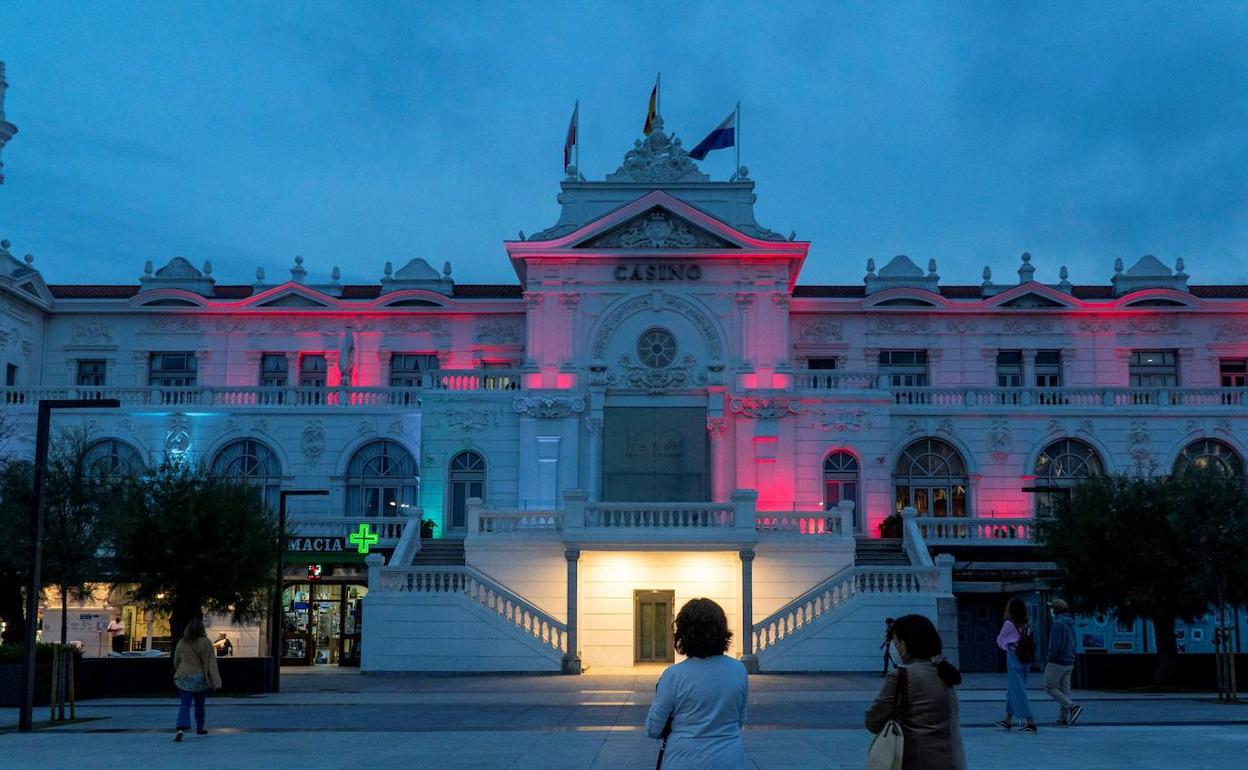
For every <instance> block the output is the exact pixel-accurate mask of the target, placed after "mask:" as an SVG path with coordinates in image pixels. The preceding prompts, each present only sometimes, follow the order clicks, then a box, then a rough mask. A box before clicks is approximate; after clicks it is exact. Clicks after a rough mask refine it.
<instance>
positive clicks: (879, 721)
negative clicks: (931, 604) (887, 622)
mask: <svg viewBox="0 0 1248 770" xmlns="http://www.w3.org/2000/svg"><path fill="white" fill-rule="evenodd" d="M892 631H893V642H892V643H893V646H894V647H895V648H896V649H897V656H898V657H899V658H900V659H901V661H902V666H901V667H900V668H897V669H894V670H893V671H892V673H890V674H889V675H888V676H886V677H885V678H884V686H883V687H881V688H880V694H879V695H877V696H876V698H875V702H874V703H872V704H871V707H870V708H869V709H868V710H867V713H866V716H865V720H864V721H865V723H866V727H867V729H868V730H870V731H871V732H873V733H875V734H876V740H875V742H874V743H872V745H871V751H870V753H869V754H868V756H867V767H868V768H869V769H870V770H875V769H876V768H895V767H900V768H902V770H937V769H938V768H939V770H964V768H965V767H966V753H965V751H964V750H963V747H962V732H961V730H960V729H959V727H958V694H957V692H956V691H955V690H954V687H956V686H957V685H959V684H961V682H962V674H961V673H959V671H958V669H957V668H956V667H954V665H953V664H952V663H950V662H949V661H947V660H945V659H944V657H943V655H942V650H941V640H940V633H939V632H937V631H936V626H935V625H933V624H932V621H930V620H928V619H927V618H925V617H923V616H922V615H904V616H902V617H900V618H897V620H895V621H894V622H893V626H892ZM899 730H900V734H898V731H899ZM899 754H900V763H898V761H897V760H898V755H899Z"/></svg>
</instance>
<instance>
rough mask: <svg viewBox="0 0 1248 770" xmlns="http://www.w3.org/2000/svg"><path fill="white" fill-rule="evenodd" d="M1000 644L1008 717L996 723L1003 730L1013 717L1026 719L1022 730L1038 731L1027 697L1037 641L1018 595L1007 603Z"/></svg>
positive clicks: (1006, 713) (1012, 724)
mask: <svg viewBox="0 0 1248 770" xmlns="http://www.w3.org/2000/svg"><path fill="white" fill-rule="evenodd" d="M997 647H999V648H1001V649H1002V650H1003V651H1004V652H1005V719H1001V720H998V721H997V722H995V723H994V724H996V726H997V727H1000V728H1001V729H1002V730H1009V729H1011V728H1012V727H1013V726H1014V717H1018V718H1019V719H1023V720H1025V721H1026V724H1024V725H1023V726H1022V727H1020V728H1018V731H1019V732H1020V733H1034V732H1036V718H1035V716H1033V715H1032V713H1031V699H1030V698H1028V697H1027V670H1028V669H1029V668H1031V662H1032V661H1033V660H1035V659H1036V641H1035V639H1034V638H1033V637H1032V635H1031V624H1030V623H1029V622H1028V618H1027V605H1026V604H1023V600H1022V599H1019V598H1018V597H1017V596H1016V597H1014V598H1012V599H1010V601H1009V602H1008V603H1006V605H1005V622H1004V623H1002V624H1001V633H999V634H997Z"/></svg>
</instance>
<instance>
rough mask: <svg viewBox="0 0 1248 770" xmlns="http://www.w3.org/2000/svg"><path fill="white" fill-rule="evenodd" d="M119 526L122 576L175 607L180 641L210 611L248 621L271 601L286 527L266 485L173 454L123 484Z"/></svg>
mask: <svg viewBox="0 0 1248 770" xmlns="http://www.w3.org/2000/svg"><path fill="white" fill-rule="evenodd" d="M115 528H116V529H115V531H116V534H115V540H114V545H115V567H116V571H117V577H118V580H119V582H126V583H131V584H133V587H132V589H131V599H132V600H133V601H136V602H139V603H141V604H144V605H146V606H148V607H151V608H153V609H155V610H157V611H163V612H168V613H169V614H170V616H171V617H170V623H171V628H170V630H171V635H172V637H173V642H174V644H176V643H177V641H178V639H179V638H180V637H181V635H182V630H183V629H184V628H185V627H186V623H187V622H188V621H189V620H190V619H191V618H194V617H199V616H200V615H201V614H202V613H204V612H205V611H207V612H216V613H229V614H231V615H232V616H233V618H234V620H235V622H245V621H251V620H255V619H257V618H259V617H260V616H261V615H262V614H263V612H264V611H265V610H266V609H267V607H268V598H267V596H268V590H269V589H270V587H271V586H272V581H273V573H274V570H275V569H276V566H277V559H278V558H279V557H278V554H277V547H276V544H277V535H278V528H277V521H276V516H274V515H273V514H272V512H271V511H269V510H268V509H267V508H266V507H265V504H264V501H263V499H262V494H261V491H260V490H259V489H256V488H255V487H251V486H247V485H246V484H244V483H241V482H239V481H235V480H233V479H226V478H216V477H213V476H210V475H209V474H208V473H207V472H206V470H205V469H203V468H198V467H194V466H191V465H188V464H184V463H179V462H177V461H167V462H165V463H164V464H163V465H161V466H160V467H159V468H157V469H156V470H154V471H152V472H150V473H148V474H146V475H144V476H142V477H140V478H135V479H131V480H129V481H128V482H127V483H125V484H124V485H123V487H122V489H121V490H120V492H119V494H118V495H117V507H116V514H115Z"/></svg>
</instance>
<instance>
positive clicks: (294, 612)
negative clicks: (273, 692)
mask: <svg viewBox="0 0 1248 770" xmlns="http://www.w3.org/2000/svg"><path fill="white" fill-rule="evenodd" d="M367 593H368V588H366V587H365V586H362V585H353V584H341V583H320V582H317V581H308V582H306V583H288V584H286V587H285V588H284V590H283V591H282V665H284V666H291V665H295V666H311V665H317V664H320V665H325V664H332V665H338V666H358V665H360V632H361V631H362V625H363V617H362V615H363V612H362V611H363V605H362V604H361V602H360V600H361V599H363V598H364V596H365V595H366V594H367Z"/></svg>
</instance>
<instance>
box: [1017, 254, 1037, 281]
mask: <svg viewBox="0 0 1248 770" xmlns="http://www.w3.org/2000/svg"><path fill="white" fill-rule="evenodd" d="M1035 279H1036V268H1035V267H1034V266H1033V265H1032V264H1031V253H1030V252H1026V251H1024V252H1023V264H1021V265H1019V267H1018V282H1019V283H1020V284H1023V283H1030V282H1031V281H1034V280H1035Z"/></svg>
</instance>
